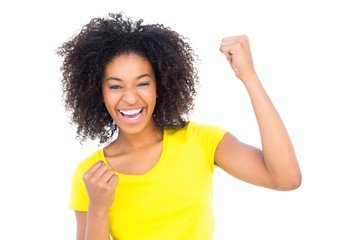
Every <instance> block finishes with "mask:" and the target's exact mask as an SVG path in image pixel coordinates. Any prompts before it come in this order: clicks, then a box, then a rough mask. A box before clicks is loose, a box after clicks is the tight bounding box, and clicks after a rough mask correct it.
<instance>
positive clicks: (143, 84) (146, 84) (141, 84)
mask: <svg viewBox="0 0 360 240" xmlns="http://www.w3.org/2000/svg"><path fill="white" fill-rule="evenodd" d="M137 86H138V87H145V86H149V83H148V82H141V83H139V84H138V85H137Z"/></svg>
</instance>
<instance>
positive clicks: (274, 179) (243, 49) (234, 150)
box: [215, 36, 301, 190]
mask: <svg viewBox="0 0 360 240" xmlns="http://www.w3.org/2000/svg"><path fill="white" fill-rule="evenodd" d="M220 51H221V52H223V53H224V54H225V55H226V57H227V59H228V61H229V63H230V65H231V67H232V69H233V70H234V72H235V75H236V76H237V78H238V79H240V80H241V81H242V82H243V83H244V85H245V87H246V90H247V92H248V94H249V97H250V99H251V103H252V106H253V109H254V113H255V116H256V119H257V122H258V126H259V131H260V136H261V143H262V150H260V149H257V148H255V147H253V146H249V145H247V144H244V143H242V142H240V141H239V140H238V139H237V138H235V137H234V136H233V135H231V134H230V133H228V134H226V135H225V136H224V138H223V140H222V141H221V142H220V143H219V146H218V149H217V151H216V154H215V162H216V164H217V165H219V166H220V167H221V168H223V169H224V170H225V171H226V172H228V173H230V174H231V175H233V176H234V177H236V178H238V179H242V180H244V181H247V182H249V183H252V184H256V185H259V186H263V187H267V188H272V189H278V190H291V189H295V188H297V187H299V186H300V184H301V172H300V168H299V165H298V162H297V158H296V154H295V151H294V148H293V145H292V142H291V139H290V137H289V135H288V133H287V130H286V128H285V125H284V124H283V122H282V120H281V118H280V115H279V114H278V112H277V110H276V108H275V107H274V105H273V103H272V102H271V100H270V98H269V96H268V95H267V93H266V91H265V89H264V88H263V86H262V84H261V82H260V80H259V78H258V76H257V74H256V72H255V69H254V66H253V62H252V57H251V51H250V46H249V41H248V38H247V37H246V36H236V37H230V38H225V39H224V40H223V42H222V45H221V47H220Z"/></svg>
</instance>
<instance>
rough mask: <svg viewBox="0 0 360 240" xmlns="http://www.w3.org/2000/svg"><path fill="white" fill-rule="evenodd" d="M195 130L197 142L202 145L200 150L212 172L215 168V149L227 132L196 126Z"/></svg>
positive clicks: (220, 129) (216, 128)
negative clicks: (202, 151)
mask: <svg viewBox="0 0 360 240" xmlns="http://www.w3.org/2000/svg"><path fill="white" fill-rule="evenodd" d="M196 129H197V130H196V132H197V134H196V135H197V137H198V138H199V142H200V144H201V145H202V148H203V149H204V151H205V154H206V156H207V158H208V159H209V161H210V166H211V168H212V170H213V169H214V168H215V167H216V165H215V152H216V149H217V147H218V145H219V143H220V141H221V139H222V138H223V137H224V135H225V134H226V133H227V132H228V131H227V130H225V129H223V128H220V127H216V126H212V125H198V127H197V128H196Z"/></svg>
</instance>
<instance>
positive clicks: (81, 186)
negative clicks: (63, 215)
mask: <svg viewBox="0 0 360 240" xmlns="http://www.w3.org/2000/svg"><path fill="white" fill-rule="evenodd" d="M83 174H84V172H83V171H81V169H80V166H79V165H78V166H77V168H76V169H75V171H74V173H73V177H72V182H71V195H70V205H69V207H70V209H73V210H78V211H87V210H88V206H89V196H88V194H87V191H86V187H85V183H84V181H83Z"/></svg>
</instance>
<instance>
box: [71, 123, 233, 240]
mask: <svg viewBox="0 0 360 240" xmlns="http://www.w3.org/2000/svg"><path fill="white" fill-rule="evenodd" d="M225 133H226V131H225V130H223V129H221V128H218V127H213V126H209V125H198V124H196V123H194V122H188V123H187V124H186V126H185V127H184V128H182V129H180V130H178V131H176V132H171V131H167V130H165V131H164V137H163V148H162V153H161V156H160V159H159V161H158V162H157V164H156V165H155V166H154V167H153V168H152V169H151V170H150V171H148V172H147V173H145V174H144V175H126V174H121V173H118V172H116V174H117V175H118V176H119V182H118V185H117V188H116V196H115V199H114V202H113V204H112V207H111V208H110V212H109V218H110V232H111V235H112V238H113V239H114V240H170V239H171V240H210V239H213V229H214V226H213V212H212V174H213V171H214V154H215V150H216V148H217V145H218V143H219V142H220V140H221V139H222V137H223V136H224V134H225ZM98 160H103V161H104V162H106V159H105V157H104V152H103V149H100V150H97V151H96V152H95V153H94V154H93V155H91V156H90V157H89V158H87V159H85V160H84V161H82V162H80V163H79V164H78V167H77V168H76V171H75V172H74V176H73V181H72V192H71V201H70V208H71V209H74V210H79V211H87V209H88V203H89V197H88V195H87V192H86V188H85V185H84V182H83V180H82V175H83V173H84V172H85V171H86V170H87V169H88V168H89V167H90V166H92V165H93V164H94V163H95V162H97V161H98Z"/></svg>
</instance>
